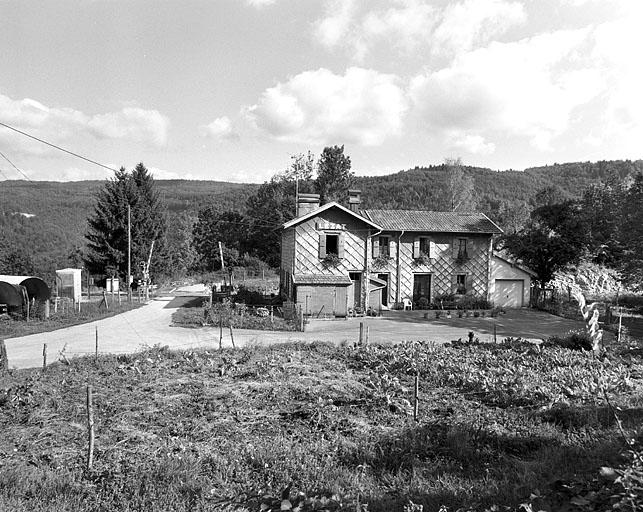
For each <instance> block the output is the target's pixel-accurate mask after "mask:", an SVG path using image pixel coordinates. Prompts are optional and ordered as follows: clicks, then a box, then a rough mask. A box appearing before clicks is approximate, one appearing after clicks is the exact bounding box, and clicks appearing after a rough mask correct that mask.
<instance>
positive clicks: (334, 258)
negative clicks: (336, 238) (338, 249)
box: [322, 252, 342, 268]
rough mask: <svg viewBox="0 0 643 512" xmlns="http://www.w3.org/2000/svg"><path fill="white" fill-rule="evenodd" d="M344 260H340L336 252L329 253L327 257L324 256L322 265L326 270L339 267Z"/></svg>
mask: <svg viewBox="0 0 643 512" xmlns="http://www.w3.org/2000/svg"><path fill="white" fill-rule="evenodd" d="M341 261H342V260H340V259H339V256H338V255H337V254H335V253H334V252H331V253H328V254H327V255H326V256H324V259H322V265H323V266H324V267H326V268H328V267H337V266H339V264H340V263H341Z"/></svg>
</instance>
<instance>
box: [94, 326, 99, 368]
mask: <svg viewBox="0 0 643 512" xmlns="http://www.w3.org/2000/svg"><path fill="white" fill-rule="evenodd" d="M94 359H95V360H96V361H98V326H96V353H95V356H94Z"/></svg>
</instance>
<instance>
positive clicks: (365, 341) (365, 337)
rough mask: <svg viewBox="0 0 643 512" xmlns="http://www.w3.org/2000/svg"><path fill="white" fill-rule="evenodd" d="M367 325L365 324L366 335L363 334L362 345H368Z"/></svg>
mask: <svg viewBox="0 0 643 512" xmlns="http://www.w3.org/2000/svg"><path fill="white" fill-rule="evenodd" d="M369 327H370V326H369V325H367V326H366V335H365V336H364V345H368V331H369Z"/></svg>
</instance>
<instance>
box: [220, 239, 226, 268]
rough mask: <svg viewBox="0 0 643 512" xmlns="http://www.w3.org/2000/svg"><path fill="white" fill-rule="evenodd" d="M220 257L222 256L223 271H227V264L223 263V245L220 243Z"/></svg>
mask: <svg viewBox="0 0 643 512" xmlns="http://www.w3.org/2000/svg"><path fill="white" fill-rule="evenodd" d="M219 256H221V270H225V262H224V261H223V245H221V242H219Z"/></svg>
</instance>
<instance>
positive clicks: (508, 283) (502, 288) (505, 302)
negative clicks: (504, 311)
mask: <svg viewBox="0 0 643 512" xmlns="http://www.w3.org/2000/svg"><path fill="white" fill-rule="evenodd" d="M524 286H525V282H524V281H522V280H519V279H515V280H514V279H496V286H495V291H494V296H493V297H492V300H493V303H494V304H495V305H496V306H498V307H501V308H520V307H522V297H523V290H524Z"/></svg>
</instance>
